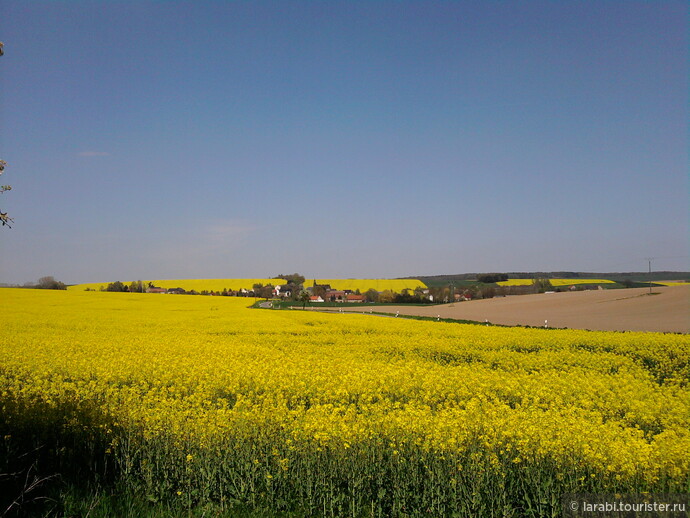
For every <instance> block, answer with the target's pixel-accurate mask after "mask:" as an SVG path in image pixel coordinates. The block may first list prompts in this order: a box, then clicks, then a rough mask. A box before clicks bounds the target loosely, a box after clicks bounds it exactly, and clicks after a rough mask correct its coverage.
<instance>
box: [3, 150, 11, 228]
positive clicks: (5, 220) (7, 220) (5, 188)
mask: <svg viewBox="0 0 690 518" xmlns="http://www.w3.org/2000/svg"><path fill="white" fill-rule="evenodd" d="M6 165H7V162H5V161H4V160H0V175H2V173H3V172H5V166H6ZM11 190H12V186H11V185H0V194H2V193H4V192H5V191H11ZM11 222H12V218H10V217H9V216H8V215H7V212H2V210H0V223H2V226H3V227H4V226H5V225H7V226H8V227H9V228H12V227H11V226H10V223H11Z"/></svg>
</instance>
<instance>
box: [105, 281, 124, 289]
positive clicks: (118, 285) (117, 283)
mask: <svg viewBox="0 0 690 518" xmlns="http://www.w3.org/2000/svg"><path fill="white" fill-rule="evenodd" d="M105 291H129V288H128V287H127V285H126V284H124V283H122V282H120V281H115V282H111V283H110V284H108V286H107V287H106V288H105Z"/></svg>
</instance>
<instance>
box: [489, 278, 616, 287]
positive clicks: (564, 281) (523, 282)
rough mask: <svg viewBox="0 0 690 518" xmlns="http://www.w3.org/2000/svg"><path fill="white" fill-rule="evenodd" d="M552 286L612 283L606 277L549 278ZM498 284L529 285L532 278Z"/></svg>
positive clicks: (510, 280) (509, 280) (612, 282)
mask: <svg viewBox="0 0 690 518" xmlns="http://www.w3.org/2000/svg"><path fill="white" fill-rule="evenodd" d="M549 282H551V285H552V286H572V285H574V284H614V281H610V280H607V279H549ZM496 284H498V285H499V286H531V285H532V279H508V280H507V281H500V282H497V283H496Z"/></svg>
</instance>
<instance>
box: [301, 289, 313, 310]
mask: <svg viewBox="0 0 690 518" xmlns="http://www.w3.org/2000/svg"><path fill="white" fill-rule="evenodd" d="M309 297H311V295H309V292H308V291H307V290H302V291H300V293H299V300H300V301H302V309H304V308H305V307H306V305H307V302H309Z"/></svg>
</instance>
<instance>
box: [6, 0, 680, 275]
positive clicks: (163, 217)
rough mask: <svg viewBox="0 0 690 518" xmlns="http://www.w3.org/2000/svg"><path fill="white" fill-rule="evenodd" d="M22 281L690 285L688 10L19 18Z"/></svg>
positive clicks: (147, 6)
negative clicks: (656, 279) (484, 275)
mask: <svg viewBox="0 0 690 518" xmlns="http://www.w3.org/2000/svg"><path fill="white" fill-rule="evenodd" d="M0 40H2V41H3V42H4V43H5V55H4V56H3V57H2V58H0V103H1V104H0V107H1V119H0V157H1V158H3V159H4V160H6V161H7V162H8V164H9V165H8V167H7V169H6V173H5V175H3V177H2V183H8V184H11V185H12V187H13V190H12V191H11V192H7V193H5V194H2V195H1V196H0V208H2V210H3V211H8V212H10V215H11V216H12V217H13V218H14V225H13V228H12V229H7V228H4V229H0V282H19V283H23V282H26V281H31V280H36V279H37V278H38V277H40V276H43V275H53V276H55V277H56V278H58V279H59V280H62V281H64V282H67V283H75V282H88V281H108V280H115V279H120V280H123V281H130V280H133V279H146V278H194V277H197V278H202V277H203V278H207V277H255V276H257V277H262V276H268V275H273V274H278V273H285V272H293V271H297V272H300V273H302V274H304V275H306V276H307V277H395V276H406V275H432V274H442V273H449V274H450V273H462V272H488V271H530V270H581V271H630V270H646V268H647V262H646V261H645V258H646V257H650V256H651V257H654V258H655V260H654V262H653V263H652V266H653V268H654V269H655V270H662V269H664V270H688V269H690V264H689V263H690V258H689V254H690V251H689V232H690V230H689V223H690V220H689V213H690V211H689V203H688V200H689V198H690V190H689V188H688V151H687V146H688V50H687V49H688V4H687V3H686V2H685V1H678V2H675V1H663V2H662V1H659V2H646V1H645V2H635V1H628V0H626V1H621V2H615V1H605V2H585V1H577V2H572V1H558V2H536V1H535V2H532V1H529V2H511V1H508V2H485V1H476V2H426V1H425V2H422V1H419V2H408V1H395V2H374V1H371V2H369V1H367V2H365V1H359V2H357V1H355V2H344V1H342V2H341V1H338V2H336V1H325V2H292V1H291V2H284V1H280V2H277V1H276V2H254V1H252V2H220V1H216V2H203V1H202V2H191V1H190V2H142V1H136V2H82V1H79V2H77V1H62V2H35V1H31V0H28V1H27V0H5V1H3V2H2V3H0Z"/></svg>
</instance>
